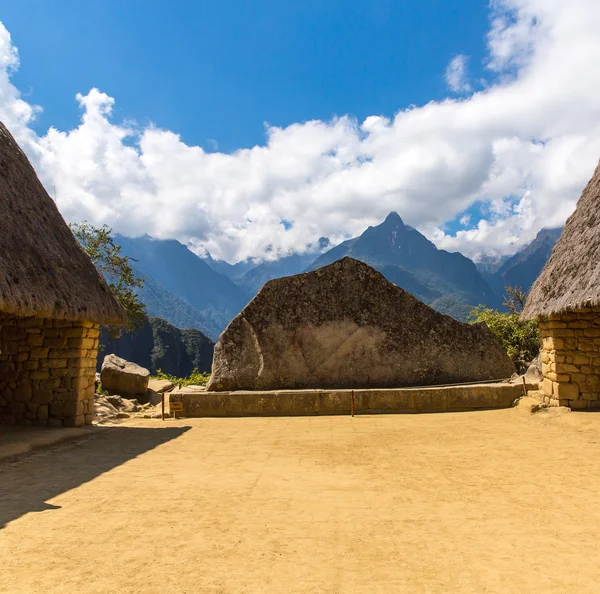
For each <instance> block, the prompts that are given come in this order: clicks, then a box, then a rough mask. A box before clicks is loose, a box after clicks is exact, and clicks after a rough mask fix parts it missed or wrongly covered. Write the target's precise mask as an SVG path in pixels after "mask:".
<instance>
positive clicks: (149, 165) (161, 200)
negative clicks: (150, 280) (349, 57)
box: [0, 0, 600, 260]
mask: <svg viewBox="0 0 600 594" xmlns="http://www.w3.org/2000/svg"><path fill="white" fill-rule="evenodd" d="M491 19H492V20H491V27H490V31H489V35H488V58H487V61H486V64H487V65H488V67H489V72H490V73H492V74H491V76H492V77H493V78H492V79H491V80H490V81H488V85H487V86H486V88H485V90H483V91H480V92H477V93H470V94H468V95H466V96H465V97H462V98H461V99H460V100H455V99H446V100H445V101H442V102H431V103H428V104H426V105H424V106H421V107H411V108H409V109H404V110H400V111H398V113H396V114H395V115H394V116H393V117H390V118H384V117H380V116H371V117H368V118H366V119H365V121H364V122H357V121H355V120H354V119H353V118H351V117H348V116H344V117H340V118H336V119H333V120H331V121H309V122H305V123H298V124H293V125H291V126H288V127H287V128H276V127H268V128H267V130H266V141H265V144H264V145H263V146H255V147H252V148H249V149H244V150H240V151H237V152H234V153H231V154H226V153H222V152H205V151H204V150H203V149H202V148H201V147H198V146H188V145H186V144H185V143H184V142H182V140H181V138H180V137H179V136H178V135H177V134H175V133H173V132H171V131H168V130H163V129H161V128H160V127H157V126H146V127H139V126H136V125H133V124H125V123H118V122H115V121H114V118H113V117H112V114H111V110H112V107H113V104H114V102H115V100H114V99H113V98H111V97H109V96H107V95H105V94H104V93H101V92H100V91H99V90H97V89H92V90H91V91H90V92H89V93H87V94H83V95H78V96H77V100H78V101H79V104H80V106H81V109H82V119H81V122H80V124H79V125H78V126H77V127H76V128H74V129H72V130H66V131H59V130H56V129H54V128H51V129H50V130H48V132H47V133H45V134H43V135H37V134H35V132H34V131H33V130H32V128H31V122H32V121H33V119H34V117H35V114H36V111H37V110H38V108H36V107H35V106H32V105H30V104H29V103H27V102H26V101H25V100H24V99H23V98H22V97H21V95H20V93H19V91H18V89H17V88H16V87H15V86H14V84H13V83H12V81H11V78H10V77H11V74H12V72H14V70H15V69H16V68H17V67H18V54H17V52H16V49H15V48H14V46H13V44H12V42H11V40H10V35H9V34H8V32H7V31H6V29H4V28H3V27H2V28H0V119H2V120H3V121H4V122H5V123H6V124H7V126H8V127H9V129H10V130H11V131H12V132H13V134H14V135H15V136H16V137H17V139H18V141H19V142H20V143H21V144H22V146H23V147H24V149H25V151H26V152H27V153H28V155H29V156H30V158H31V159H32V161H33V163H34V165H35V167H36V169H37V171H38V173H39V175H40V177H41V178H42V181H43V182H44V183H45V185H46V187H47V188H49V189H51V193H52V194H53V193H54V188H56V197H57V203H58V206H59V208H60V210H61V212H62V213H63V215H64V216H65V218H67V219H68V220H82V219H87V220H89V221H91V222H93V223H96V224H100V223H107V224H109V225H111V226H112V227H113V228H114V229H115V230H116V231H119V232H122V233H126V234H143V233H150V234H151V235H153V236H156V237H175V238H177V239H179V240H181V241H183V242H186V243H187V242H192V243H193V245H196V246H200V247H199V249H201V248H206V249H208V250H209V251H210V252H211V253H213V254H214V256H215V257H224V258H226V259H229V260H236V259H242V258H245V257H247V256H255V255H260V254H264V253H268V254H269V256H268V257H274V256H275V255H277V254H283V253H287V252H291V251H294V250H299V249H303V246H305V245H306V244H307V243H309V242H315V241H316V240H317V239H318V238H319V237H321V236H326V237H329V238H331V240H332V241H333V242H336V241H340V240H342V239H344V238H345V237H346V236H347V235H348V234H350V235H354V234H357V233H360V232H362V231H363V230H364V228H365V227H366V226H367V225H372V224H376V223H378V222H380V221H381V220H382V219H383V218H384V217H385V216H386V214H387V213H388V212H389V211H390V210H397V211H398V212H399V213H400V214H401V216H402V218H403V219H404V220H405V221H406V222H407V223H409V224H411V225H413V226H415V227H417V228H419V229H420V230H421V231H423V232H424V233H426V234H427V235H428V236H429V237H430V238H432V239H433V240H434V241H435V242H436V243H437V245H438V246H440V247H444V248H446V249H451V250H460V251H462V252H463V253H465V254H467V255H469V256H473V257H475V256H477V255H479V254H481V253H482V252H488V253H495V254H502V253H509V252H512V251H514V250H515V249H516V248H517V247H518V246H519V245H522V244H523V243H525V242H527V241H529V240H531V239H532V238H533V237H534V235H535V234H536V233H537V231H538V230H539V229H540V228H541V227H543V226H555V225H560V224H562V223H563V222H564V220H565V219H566V217H567V216H568V215H569V214H570V213H571V212H572V210H573V208H574V206H575V202H576V200H577V198H578V196H579V194H580V192H581V189H582V187H583V186H584V184H585V183H586V181H587V180H588V179H589V177H590V176H591V174H592V172H593V169H594V167H595V165H596V163H597V161H598V158H599V157H600V102H599V101H598V99H597V98H598V96H599V94H600V73H599V72H598V69H597V64H598V63H600V36H598V34H597V31H598V27H599V25H600V2H598V1H597V0H569V2H565V1H564V0H494V2H493V3H492V14H491ZM476 201H479V202H481V203H482V206H483V207H484V208H483V209H482V211H483V212H487V213H489V214H488V215H486V218H485V219H484V220H481V221H479V222H478V223H477V225H476V226H475V227H472V228H466V229H462V230H460V231H458V232H457V233H456V234H455V235H452V236H451V235H447V234H445V233H444V232H443V231H442V230H441V228H442V226H443V224H444V223H445V222H447V221H449V220H454V219H455V218H456V216H457V215H458V214H459V213H462V212H464V211H466V210H467V209H468V208H469V206H471V205H472V204H473V203H474V202H476ZM283 219H285V220H287V221H290V222H292V223H293V225H292V226H291V227H290V228H289V229H287V230H286V228H285V226H284V225H282V224H281V221H282V220H283Z"/></svg>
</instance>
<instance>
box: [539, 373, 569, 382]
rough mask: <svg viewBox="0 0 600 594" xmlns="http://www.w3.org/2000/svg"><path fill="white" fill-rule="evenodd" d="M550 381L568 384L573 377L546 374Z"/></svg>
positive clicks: (561, 374)
mask: <svg viewBox="0 0 600 594" xmlns="http://www.w3.org/2000/svg"><path fill="white" fill-rule="evenodd" d="M544 375H545V376H546V377H547V378H548V379H549V380H552V381H553V382H565V383H568V382H569V381H570V380H571V376H570V375H568V374H565V373H554V372H553V371H551V372H549V373H546V374H544Z"/></svg>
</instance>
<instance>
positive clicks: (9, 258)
mask: <svg viewBox="0 0 600 594" xmlns="http://www.w3.org/2000/svg"><path fill="white" fill-rule="evenodd" d="M0 312H2V313H8V314H13V315H17V316H37V317H47V318H62V319H68V320H87V321H92V322H96V323H103V324H112V325H120V324H122V323H123V322H124V321H125V312H124V310H123V308H122V307H121V306H120V304H119V303H118V301H117V300H116V299H115V297H114V296H113V294H112V292H111V291H110V289H109V288H108V286H107V284H106V282H105V281H104V279H103V278H102V276H101V275H100V274H99V273H98V272H97V270H96V268H95V267H94V265H93V264H92V262H91V260H90V259H89V258H88V256H87V255H86V253H85V252H84V251H83V249H82V248H81V247H80V245H79V243H78V242H77V240H76V239H75V237H74V236H73V234H72V233H71V230H70V229H69V227H68V226H67V224H66V223H65V221H64V220H63V218H62V217H61V215H60V213H59V212H58V209H57V208H56V205H55V204H54V201H53V200H52V199H51V198H50V196H48V193H47V192H46V190H45V189H44V187H43V186H42V184H41V183H40V180H39V179H38V177H37V175H36V173H35V171H34V169H33V167H32V166H31V163H29V161H28V160H27V157H26V156H25V154H24V153H23V151H22V150H21V149H20V148H19V145H18V144H17V143H16V142H15V139H14V138H13V137H12V135H11V134H10V132H9V131H8V130H7V129H6V127H5V126H4V124H2V123H1V122H0Z"/></svg>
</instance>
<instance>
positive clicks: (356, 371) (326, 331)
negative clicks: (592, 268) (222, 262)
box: [208, 258, 515, 391]
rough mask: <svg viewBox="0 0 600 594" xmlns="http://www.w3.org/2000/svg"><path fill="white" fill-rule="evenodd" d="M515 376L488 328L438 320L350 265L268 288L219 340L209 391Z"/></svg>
mask: <svg viewBox="0 0 600 594" xmlns="http://www.w3.org/2000/svg"><path fill="white" fill-rule="evenodd" d="M514 371H515V369H514V366H513V364H512V363H511V361H510V359H509V358H508V355H507V354H506V352H505V351H504V349H503V348H502V346H501V345H500V343H499V342H497V341H496V339H495V338H494V336H493V335H492V333H491V332H490V330H489V329H488V328H487V326H486V325H485V324H474V325H470V324H463V323H462V322H458V321H456V320H454V319H452V318H450V317H448V316H445V315H443V314H440V313H438V312H436V311H434V310H433V309H431V308H430V307H428V306H427V305H425V304H424V303H422V302H421V301H419V300H417V299H415V298H414V297H413V296H412V295H410V294H409V293H407V292H406V291H404V290H403V289H401V288H399V287H397V286H396V285H394V284H392V283H390V282H389V281H387V280H386V279H385V278H384V277H383V276H382V275H381V274H380V273H379V272H377V271H376V270H374V269H373V268H371V267H370V266H368V265H366V264H364V263H362V262H359V261H357V260H354V259H352V258H343V259H341V260H339V261H337V262H334V263H333V264H330V265H329V266H325V267H323V268H320V269H318V270H315V271H314V272H309V273H305V274H299V275H297V276H291V277H287V278H282V279H276V280H272V281H270V282H268V283H267V284H266V285H265V286H264V287H263V289H262V290H261V291H260V292H259V293H258V295H257V296H256V297H255V298H254V299H253V300H252V301H251V302H250V303H249V304H248V305H247V306H246V307H245V308H244V309H243V310H242V312H241V313H240V314H239V315H238V316H236V317H235V318H234V319H233V320H232V322H231V323H230V324H229V326H228V327H227V329H226V330H225V331H224V332H223V334H222V335H221V337H220V339H219V342H218V343H217V345H216V347H215V354H214V360H213V369H212V376H211V380H210V382H209V385H208V390H216V391H222V390H275V389H302V388H384V387H401V386H423V385H435V384H444V383H457V382H468V381H482V380H490V379H500V378H507V377H510V376H511V375H512V373H514Z"/></svg>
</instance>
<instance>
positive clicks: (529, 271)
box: [490, 227, 563, 294]
mask: <svg viewBox="0 0 600 594" xmlns="http://www.w3.org/2000/svg"><path fill="white" fill-rule="evenodd" d="M562 231H563V227H559V228H556V229H542V230H541V231H540V232H539V233H538V234H537V235H536V237H535V239H534V240H533V241H532V242H531V243H530V244H529V245H527V246H525V247H524V248H523V249H521V250H519V251H518V252H517V253H516V254H515V255H514V256H512V257H510V258H509V259H508V260H506V262H504V264H502V266H501V267H500V268H499V269H498V270H497V271H496V273H495V274H493V275H492V278H491V280H490V282H491V284H492V286H493V288H495V290H496V292H500V293H501V294H503V292H504V287H507V286H510V287H520V288H521V289H523V290H524V291H529V289H531V286H532V285H533V283H534V282H535V280H536V279H537V277H538V276H539V275H540V273H541V272H542V268H544V266H545V265H546V262H547V261H548V259H549V258H550V255H551V254H552V250H553V249H554V246H555V245H556V242H557V241H558V238H559V237H560V235H561V233H562Z"/></svg>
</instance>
